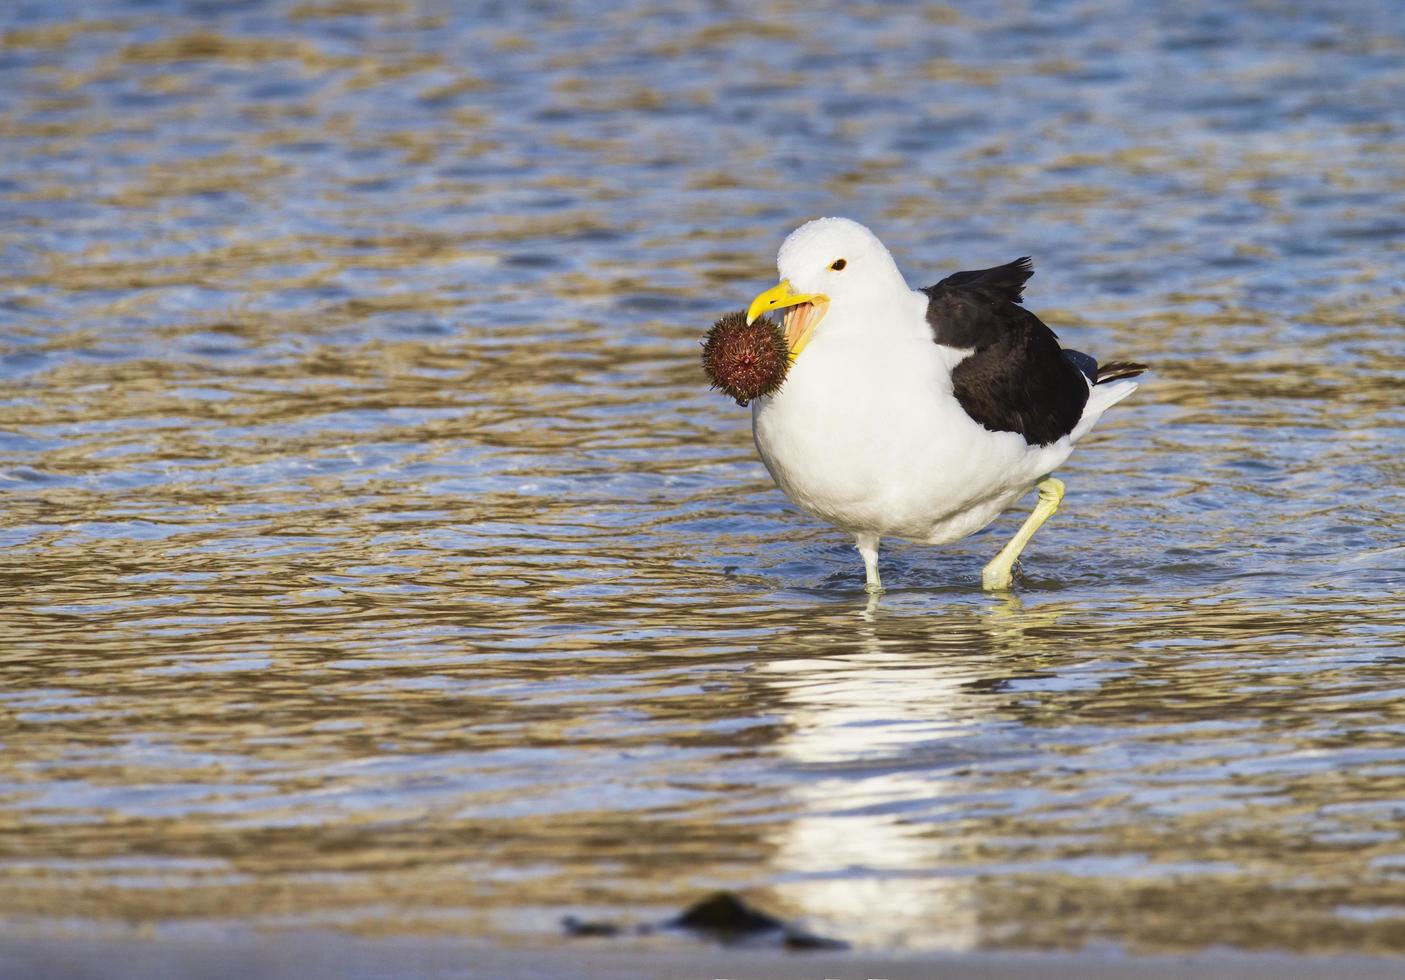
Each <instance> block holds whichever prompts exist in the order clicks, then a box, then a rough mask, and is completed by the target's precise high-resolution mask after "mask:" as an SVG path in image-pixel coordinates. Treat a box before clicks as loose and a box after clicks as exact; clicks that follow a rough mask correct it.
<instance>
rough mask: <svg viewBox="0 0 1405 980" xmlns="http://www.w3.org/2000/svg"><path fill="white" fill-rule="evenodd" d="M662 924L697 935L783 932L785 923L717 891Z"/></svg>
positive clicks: (727, 893) (731, 895)
mask: <svg viewBox="0 0 1405 980" xmlns="http://www.w3.org/2000/svg"><path fill="white" fill-rule="evenodd" d="M664 925H666V926H668V927H670V928H673V929H695V930H697V931H698V932H731V933H741V932H770V931H771V930H773V929H784V928H785V923H784V922H781V921H780V920H779V919H773V918H771V916H769V915H767V914H766V913H765V912H758V911H757V910H756V909H754V908H752V907H751V906H749V905H747V904H746V903H745V902H743V901H742V900H741V899H740V898H737V896H735V895H733V894H732V893H731V892H718V893H717V894H716V895H712V896H709V897H708V898H705V899H703V900H702V901H701V902H698V903H696V904H694V905H691V906H689V907H688V910H687V911H685V912H684V913H683V914H682V915H680V916H678V917H677V918H673V919H669V920H668V921H667V922H666V923H664Z"/></svg>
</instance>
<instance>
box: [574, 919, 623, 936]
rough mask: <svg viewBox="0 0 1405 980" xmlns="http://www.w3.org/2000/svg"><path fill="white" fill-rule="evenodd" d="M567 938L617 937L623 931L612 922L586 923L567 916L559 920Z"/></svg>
mask: <svg viewBox="0 0 1405 980" xmlns="http://www.w3.org/2000/svg"><path fill="white" fill-rule="evenodd" d="M561 927H562V928H563V929H565V930H566V935H568V936H618V935H619V934H620V933H621V932H622V931H623V930H622V929H620V927H619V926H617V925H615V924H614V923H613V922H586V921H585V920H583V919H577V918H576V917H575V916H574V915H568V916H566V917H565V918H564V919H562V920H561Z"/></svg>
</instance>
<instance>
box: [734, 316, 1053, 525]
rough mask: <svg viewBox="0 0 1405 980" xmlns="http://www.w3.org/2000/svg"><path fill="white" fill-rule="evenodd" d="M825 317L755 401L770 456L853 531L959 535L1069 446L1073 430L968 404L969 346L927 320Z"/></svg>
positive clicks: (815, 506) (760, 441) (755, 422)
mask: <svg viewBox="0 0 1405 980" xmlns="http://www.w3.org/2000/svg"><path fill="white" fill-rule="evenodd" d="M914 295H919V296H920V294H914ZM922 299H923V301H925V297H922ZM909 316H910V314H909ZM828 319H829V318H826V321H825V322H822V323H821V324H820V327H819V328H818V329H817V330H816V333H815V338H814V339H813V340H812V341H811V342H810V345H809V346H808V347H806V349H805V350H804V352H803V353H802V354H801V355H800V357H799V358H798V359H797V360H796V362H795V364H794V365H792V367H791V371H790V374H789V376H788V377H787V378H786V382H785V385H784V386H783V387H782V389H781V390H780V391H779V392H778V393H777V394H776V395H775V396H774V397H771V398H761V399H757V400H756V402H755V403H754V404H753V408H752V429H753V433H754V435H755V438H756V448H757V450H758V452H759V453H760V455H761V459H762V461H763V462H764V463H765V465H766V468H767V469H768V470H769V471H770V473H771V476H772V477H773V478H774V479H775V481H776V483H777V485H779V486H780V488H781V489H782V490H784V491H785V493H786V494H787V495H788V496H789V497H790V498H791V499H792V500H794V501H795V502H796V503H797V504H799V505H800V506H801V507H803V508H804V509H805V510H807V511H809V512H810V513H812V514H814V515H815V516H816V517H819V518H821V519H822V520H825V521H828V522H829V523H831V524H834V525H836V526H838V527H840V528H843V529H844V530H847V531H850V532H870V533H877V534H881V535H894V536H897V537H903V538H911V539H914V540H920V541H927V542H930V543H943V542H946V541H954V540H956V539H958V538H961V537H964V536H966V535H967V534H970V533H972V532H974V531H977V530H979V529H980V528H982V527H984V526H985V525H986V524H988V523H989V522H990V521H991V520H993V519H994V518H995V517H996V516H997V515H998V514H999V513H1000V512H1001V511H1002V510H1004V509H1005V508H1007V507H1009V506H1010V505H1011V504H1012V503H1013V502H1014V501H1015V500H1016V499H1017V498H1018V497H1019V496H1021V495H1022V494H1023V493H1025V492H1026V491H1027V490H1028V489H1029V487H1030V486H1032V485H1033V484H1034V483H1035V482H1037V481H1038V480H1039V479H1040V478H1041V477H1043V476H1044V475H1045V474H1047V473H1048V472H1050V471H1051V470H1052V469H1054V468H1055V467H1056V466H1058V465H1059V464H1060V463H1062V462H1063V461H1064V459H1066V458H1067V457H1068V454H1069V453H1070V452H1071V451H1072V448H1073V446H1072V442H1071V441H1070V440H1067V439H1065V440H1060V441H1059V442H1057V443H1054V444H1051V445H1049V446H1043V447H1032V446H1029V445H1027V444H1026V443H1025V441H1024V437H1023V436H1021V435H1019V434H1017V433H1010V432H991V431H989V430H988V429H986V428H984V427H983V426H981V425H980V424H979V423H977V422H975V421H973V420H972V419H971V418H970V417H969V416H968V415H966V413H965V412H964V411H963V410H962V409H961V406H960V405H959V404H958V403H957V401H956V399H955V396H954V395H953V394H952V391H951V368H952V367H953V366H954V365H955V364H956V363H957V362H959V360H960V358H961V356H962V355H961V353H960V352H958V351H954V350H952V349H950V348H943V347H939V346H937V345H936V344H934V343H932V340H931V335H930V333H929V332H928V331H927V330H926V328H925V322H924V321H919V322H918V325H919V326H920V327H921V329H915V328H911V327H909V328H906V329H895V328H890V329H887V330H884V331H881V332H880V331H875V330H832V331H827V330H826V329H825V327H826V326H830V325H831V324H829V323H828Z"/></svg>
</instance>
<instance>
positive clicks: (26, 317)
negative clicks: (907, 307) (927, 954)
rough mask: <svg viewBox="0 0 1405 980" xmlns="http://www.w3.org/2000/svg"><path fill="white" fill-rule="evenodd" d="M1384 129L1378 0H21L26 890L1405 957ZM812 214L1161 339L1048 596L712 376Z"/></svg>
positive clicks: (6, 476) (96, 928)
mask: <svg viewBox="0 0 1405 980" xmlns="http://www.w3.org/2000/svg"><path fill="white" fill-rule="evenodd" d="M1403 132H1405V16H1402V14H1401V10H1400V8H1399V5H1398V4H1396V3H1394V2H1391V0H1380V2H1367V0H1360V2H1345V3H1342V2H1337V3H1316V2H1302V3H1291V4H1290V3H1264V4H1255V5H1248V4H1245V5H1235V4H1222V3H1215V4H1211V3H1182V4H1177V5H1174V7H1168V8H1166V9H1152V8H1151V7H1150V6H1149V5H1130V4H1128V5H1117V4H1110V3H1109V4H1103V3H1087V4H1074V3H1053V2H1050V3H1021V2H1012V3H1009V4H1004V5H1001V6H999V7H996V8H993V7H990V6H989V5H978V4H964V3H963V4H957V5H953V6H930V5H904V4H877V5H858V6H855V5H843V4H831V5H793V4H781V3H762V4H759V5H729V4H697V5H688V4H672V5H666V6H650V5H648V4H644V3H637V2H633V3H631V2H620V3H609V4H579V5H565V6H557V5H522V6H517V5H492V4H462V5H449V4H434V3H427V2H426V3H414V2H408V0H407V2H397V0H340V2H338V0H333V2H328V3H322V2H316V0H313V2H306V3H274V2H268V3H262V2H246V3H196V2H189V3H174V2H169V3H163V2H136V0H132V2H116V0H114V2H104V3H77V2H43V3H40V2H37V0H33V2H31V0H20V2H14V3H10V4H8V5H6V6H5V8H4V10H3V11H0V141H3V148H4V151H5V152H4V153H0V268H3V269H4V270H5V273H6V275H5V286H4V289H3V291H0V304H3V316H0V336H2V337H3V345H2V346H0V386H3V387H0V476H3V483H0V487H3V490H4V494H5V498H4V506H3V508H2V509H0V542H3V544H4V545H5V548H6V551H5V554H6V558H7V559H8V560H7V561H5V562H4V563H3V565H0V598H3V604H2V605H0V638H2V639H3V641H4V642H3V643H0V745H2V746H3V753H0V827H3V828H5V831H6V832H5V833H4V834H3V835H0V896H3V897H0V919H3V922H4V924H5V925H4V927H5V928H13V929H23V930H30V931H35V930H37V931H40V932H46V931H53V930H62V929H79V930H82V931H89V932H94V933H97V934H103V935H105V934H108V933H113V932H115V933H122V932H125V931H127V930H131V929H139V930H155V931H156V932H157V933H158V934H166V933H171V934H177V933H180V932H181V931H183V930H193V929H194V930H198V929H207V930H208V929H213V930H216V931H228V930H241V929H248V928H304V927H328V926H330V927H335V928H350V929H358V930H365V929H374V930H377V931H382V932H419V931H424V930H431V931H442V932H447V933H451V934H455V935H460V934H462V935H471V936H474V937H477V938H478V939H480V940H481V941H485V942H500V941H509V940H511V941H519V940H524V939H525V940H526V941H530V942H533V943H547V942H558V941H559V942H566V941H567V940H566V939H565V938H563V937H562V935H561V930H560V928H559V925H558V919H559V917H560V916H561V915H562V914H575V915H582V916H587V917H595V918H603V919H608V920H610V921H615V922H619V923H622V924H625V925H628V924H631V923H643V922H648V921H653V920H656V919H659V918H662V917H664V916H666V915H669V914H672V913H673V912H675V911H676V910H677V909H678V908H680V907H682V906H683V905H685V904H687V903H688V902H690V901H692V900H694V899H696V898H697V897H699V896H700V895H702V894H705V893H706V892H708V891H710V890H713V889H717V888H727V889H732V890H736V891H738V892H741V893H742V894H744V895H745V896H746V897H747V898H748V899H750V900H752V901H754V902H755V903H757V904H759V905H761V906H762V907H765V908H768V909H770V910H772V911H774V912H776V913H777V914H781V915H784V916H786V917H788V918H792V919H795V920H796V921H799V922H803V923H804V924H806V925H807V926H808V927H810V928H812V929H814V930H816V931H818V932H821V933H823V934H826V935H832V936H837V937H840V938H843V939H845V940H848V941H849V942H851V943H854V944H856V945H858V946H860V947H868V948H884V949H891V948H916V949H966V948H983V947H997V946H1004V947H1041V946H1068V945H1074V946H1078V945H1094V946H1105V945H1114V946H1121V947H1127V948H1135V949H1142V948H1158V949H1172V950H1190V949H1199V948H1205V947H1211V946H1242V947H1254V948H1258V947H1275V948H1284V949H1292V950H1302V951H1329V950H1336V951H1346V950H1353V951H1362V950H1372V951H1389V952H1396V953H1399V952H1401V951H1405V939H1403V938H1402V937H1405V927H1403V925H1402V918H1405V877H1403V875H1405V842H1402V840H1401V831H1400V828H1401V825H1402V823H1401V821H1402V815H1405V723H1402V718H1405V685H1402V684H1401V681H1400V676H1401V675H1400V667H1401V663H1402V653H1405V639H1403V638H1405V598H1402V595H1403V594H1405V544H1402V535H1401V526H1402V525H1401V518H1400V513H1401V504H1402V498H1401V493H1400V486H1401V483H1402V479H1403V478H1405V470H1402V467H1401V464H1400V450H1401V447H1402V446H1405V409H1402V405H1401V397H1400V392H1401V390H1402V369H1405V330H1403V329H1402V327H1405V313H1403V312H1402V291H1401V285H1400V269H1401V267H1402V266H1401V263H1402V252H1405V184H1402V180H1401V173H1402V171H1401V160H1402V159H1405V157H1402V133H1403ZM823 214H845V215H849V216H851V217H854V218H857V219H859V220H861V221H863V222H865V223H866V224H868V225H870V226H871V227H872V228H874V230H875V231H877V232H878V234H879V235H881V236H882V237H883V239H884V241H885V242H886V243H887V244H888V245H889V246H890V248H891V249H892V250H893V252H894V254H895V256H896V257H897V258H898V261H899V263H900V265H901V266H902V267H903V269H904V270H905V271H906V272H907V274H908V276H909V278H910V281H911V282H912V283H913V284H914V285H925V284H928V283H930V282H934V281H936V280H937V279H938V278H941V277H942V276H943V275H945V274H947V273H949V272H950V271H952V270H954V269H957V268H970V267H977V268H979V267H983V266H989V265H993V264H996V263H1000V262H1004V261H1008V260H1009V259H1012V258H1014V257H1016V256H1018V255H1024V254H1029V255H1032V256H1033V257H1034V260H1035V265H1036V269H1037V275H1036V277H1035V278H1034V280H1033V281H1032V282H1031V284H1030V288H1029V292H1028V302H1029V305H1030V306H1031V308H1032V309H1034V310H1036V311H1037V312H1038V313H1039V314H1040V315H1041V316H1042V317H1043V318H1044V319H1046V320H1047V321H1048V322H1049V323H1050V324H1051V325H1053V326H1054V327H1055V329H1056V330H1058V331H1059V333H1060V335H1061V337H1062V338H1063V340H1064V341H1065V342H1066V343H1067V344H1069V345H1070V346H1073V347H1077V348H1079V349H1082V350H1088V351H1091V352H1093V353H1095V354H1097V355H1098V356H1099V357H1102V358H1111V357H1131V358H1136V359H1138V360H1143V361H1146V362H1148V363H1150V364H1151V365H1152V366H1153V371H1152V372H1151V374H1150V375H1149V376H1148V378H1147V380H1146V383H1145V384H1144V385H1143V387H1142V389H1141V390H1140V391H1138V392H1137V394H1136V395H1135V396H1134V397H1133V398H1132V399H1130V400H1128V401H1127V402H1124V403H1123V404H1121V405H1120V406H1118V407H1117V409H1115V410H1114V412H1113V413H1111V415H1110V416H1109V417H1108V418H1107V419H1105V421H1104V423H1103V424H1102V425H1101V426H1100V427H1099V430H1098V432H1097V433H1096V434H1095V435H1094V436H1093V437H1092V438H1090V439H1089V440H1088V441H1087V442H1086V443H1085V444H1084V445H1083V446H1081V447H1080V449H1079V451H1078V452H1077V453H1076V454H1075V456H1074V457H1073V459H1072V460H1071V461H1070V463H1069V464H1068V466H1067V467H1066V468H1065V469H1064V470H1063V471H1061V473H1060V476H1061V477H1062V478H1063V479H1064V480H1065V482H1066V483H1067V484H1068V487H1069V495H1068V498H1067V500H1066V502H1065V505H1064V507H1063V509H1062V510H1061V511H1060V513H1059V514H1058V516H1057V518H1056V519H1055V520H1054V521H1053V522H1051V523H1050V524H1049V525H1048V526H1047V527H1046V528H1045V529H1044V530H1043V531H1041V532H1040V534H1039V536H1038V537H1037V538H1036V539H1035V541H1034V543H1033V544H1032V545H1031V546H1030V548H1029V550H1028V551H1027V552H1026V556H1025V560H1024V567H1023V578H1022V580H1021V582H1020V585H1019V588H1018V592H1017V597H1015V598H1001V597H994V596H989V595H985V594H983V593H981V591H980V590H979V569H980V567H981V565H982V564H984V562H985V561H986V560H988V558H989V557H990V556H991V555H992V554H993V553H994V551H995V550H996V549H997V548H998V547H999V545H1000V543H1001V542H1002V541H1003V540H1004V538H1005V536H1006V535H1008V533H1010V531H1011V530H1012V529H1013V527H1014V526H1015V522H1016V521H1017V520H1018V519H1019V515H1010V516H1009V517H1007V518H1005V519H1003V520H1002V521H1001V522H999V523H998V524H997V525H996V526H995V527H994V528H992V530H991V531H989V532H987V533H986V534H983V535H980V536H977V537H975V538H972V539H969V540H967V541H965V542H962V543H960V544H958V545H954V546H951V547H948V548H944V549H930V548H925V547H919V546H902V545H896V546H894V547H891V548H885V552H884V568H883V575H884V581H885V584H886V585H887V586H888V587H889V589H890V591H889V593H888V594H887V595H885V596H884V597H883V598H882V601H881V602H880V603H878V604H877V605H876V606H870V605H869V604H868V603H867V599H866V597H865V596H864V594H863V592H862V588H861V586H862V566H861V564H860V563H859V561H858V558H857V556H856V555H855V554H854V553H853V551H852V549H851V548H850V546H849V542H848V541H847V539H846V538H845V536H843V535H841V534H839V533H838V532H835V531H833V530H832V529H829V528H826V527H823V526H821V525H819V524H817V523H816V522H814V521H813V520H812V519H810V518H808V517H806V516H805V515H803V514H801V513H799V512H798V511H797V510H795V509H794V508H793V507H792V506H791V505H790V504H789V503H788V502H787V501H786V500H785V499H784V497H783V496H782V495H781V494H780V493H779V491H777V490H776V489H775V488H774V487H773V486H772V485H771V484H770V481H769V479H768V477H767V476H766V474H765V472H764V470H763V469H762V468H761V466H760V464H759V462H758V461H757V459H756V457H755V452H754V450H753V448H752V447H751V443H750V433H749V429H748V415H747V413H746V412H745V411H743V410H740V409H737V408H736V407H735V406H734V405H733V404H732V403H730V402H729V401H727V400H725V399H723V398H721V397H719V396H717V395H716V394H715V393H710V392H708V390H707V388H706V384H705V382H704V381H703V379H702V377H701V372H700V370H699V366H698V340H699V338H700V337H701V334H702V332H703V331H704V330H705V329H706V327H707V326H708V325H709V324H710V323H711V322H712V320H713V319H714V318H715V317H717V316H718V315H720V314H722V313H724V312H727V311H730V310H734V309H737V308H739V307H741V306H744V305H745V304H746V302H747V301H748V300H749V299H750V298H751V297H752V296H753V295H755V293H756V292H758V291H759V290H760V289H762V288H764V287H766V286H768V285H770V284H771V283H772V282H773V281H774V275H775V271H774V254H775V250H776V248H777V246H778V245H779V243H780V241H781V240H782V239H783V237H784V236H785V234H786V233H787V232H788V231H789V230H790V229H791V228H792V227H794V226H795V225H797V224H799V223H800V222H802V221H803V220H806V219H808V218H811V217H814V216H817V215H823ZM626 941H640V940H618V942H621V943H623V942H626ZM647 941H650V942H661V941H663V940H661V939H657V938H655V939H651V940H647ZM673 941H683V940H673Z"/></svg>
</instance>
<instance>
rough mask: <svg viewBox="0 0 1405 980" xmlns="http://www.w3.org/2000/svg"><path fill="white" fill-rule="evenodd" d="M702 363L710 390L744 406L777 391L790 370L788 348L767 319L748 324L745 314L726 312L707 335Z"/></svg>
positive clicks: (773, 325) (772, 323) (775, 326)
mask: <svg viewBox="0 0 1405 980" xmlns="http://www.w3.org/2000/svg"><path fill="white" fill-rule="evenodd" d="M702 361H703V370H704V371H706V372H707V379H708V380H709V381H711V382H712V387H714V388H716V389H717V390H718V391H720V392H722V393H723V394H724V395H726V396H728V397H729V398H735V399H736V400H737V404H738V405H745V404H746V403H747V402H749V401H751V400H752V399H753V398H760V397H762V396H763V395H770V394H774V393H775V392H776V391H778V390H780V386H781V384H782V383H783V382H784V381H785V372H786V369H787V368H789V367H790V346H789V345H788V344H787V343H786V342H785V334H784V333H782V332H781V328H780V325H779V324H777V323H775V322H774V321H773V320H771V319H770V318H769V317H760V318H759V319H757V320H755V321H753V322H752V323H750V324H748V323H747V322H746V314H745V313H740V312H738V313H728V314H727V315H726V316H724V317H722V319H720V320H718V321H717V322H716V323H714V324H713V325H712V329H711V330H709V331H708V332H707V337H706V338H705V339H704V340H703V352H702Z"/></svg>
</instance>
